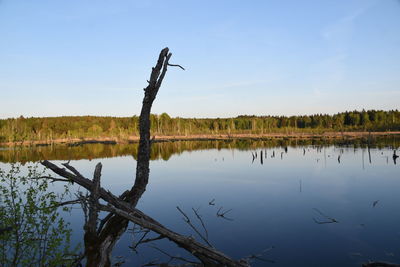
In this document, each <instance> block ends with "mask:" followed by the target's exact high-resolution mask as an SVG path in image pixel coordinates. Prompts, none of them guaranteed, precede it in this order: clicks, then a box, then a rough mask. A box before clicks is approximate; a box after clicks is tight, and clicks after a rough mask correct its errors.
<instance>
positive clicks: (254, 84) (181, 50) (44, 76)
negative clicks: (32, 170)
mask: <svg viewBox="0 0 400 267" xmlns="http://www.w3.org/2000/svg"><path fill="white" fill-rule="evenodd" d="M165 46H168V47H169V48H170V50H171V52H172V53H173V56H172V59H171V63H177V64H181V65H183V66H185V67H186V68H187V70H186V71H182V70H180V69H178V68H170V69H169V71H168V73H167V77H166V78H165V80H164V84H163V86H162V88H161V89H160V92H159V95H158V97H157V99H156V101H155V103H154V106H153V112H154V113H162V112H167V113H168V114H170V115H172V116H180V117H227V116H237V115H240V114H256V115H294V114H313V113H330V114H331V113H336V112H341V111H345V110H354V109H363V108H364V109H385V110H387V109H396V108H397V109H398V108H400V1H398V0H357V1H356V0H342V1H339V0H335V1H318V0H314V1H311V0H309V1H302V0H292V1H289V0H288V1H286V0H273V1H267V0H260V1H242V0H240V1H239V0H238V1H234V0H229V1H228V0H226V1H215V0H212V1H205V0H202V1H191V0H182V1H172V0H171V1H165V0H160V1H151V0H142V1H111V0H109V1H83V0H68V1H67V0H64V1H61V0H48V1H41V0H35V1H31V0H27V1H22V0H0V93H1V98H0V99H1V100H0V117H1V118H7V117H16V116H20V115H23V116H25V117H30V116H61V115H111V116H132V115H135V114H136V115H137V114H139V111H140V106H141V100H142V96H143V90H142V89H143V88H144V87H145V86H146V80H147V79H148V77H149V74H150V70H151V66H152V65H154V63H155V60H156V58H157V56H158V53H159V51H160V50H161V49H162V48H163V47H165Z"/></svg>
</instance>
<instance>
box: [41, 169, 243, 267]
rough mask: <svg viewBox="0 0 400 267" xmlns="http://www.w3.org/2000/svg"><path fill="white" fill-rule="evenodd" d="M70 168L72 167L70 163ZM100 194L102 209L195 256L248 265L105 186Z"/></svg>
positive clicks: (76, 178)
mask: <svg viewBox="0 0 400 267" xmlns="http://www.w3.org/2000/svg"><path fill="white" fill-rule="evenodd" d="M42 164H43V165H44V166H46V167H47V168H49V169H50V170H52V171H53V172H55V173H56V174H58V175H60V176H62V177H65V178H67V179H69V180H71V181H73V182H75V183H77V184H79V185H80V186H82V187H84V188H85V189H87V190H88V191H92V188H93V184H94V183H93V182H92V181H91V180H89V179H87V178H85V177H83V176H82V175H80V174H79V175H76V174H73V173H70V172H68V171H67V170H65V169H62V168H59V167H58V166H56V165H55V164H53V163H51V162H49V161H43V162H42ZM67 166H69V168H71V166H70V165H67ZM98 194H99V197H100V198H101V199H103V200H104V201H106V202H107V203H108V205H101V204H99V208H100V210H104V211H108V212H111V213H113V214H117V215H119V216H121V217H123V218H125V219H127V220H129V221H132V222H134V223H136V224H138V225H140V226H142V227H144V228H146V229H149V230H151V231H153V232H155V233H158V234H159V235H162V236H165V237H166V238H168V239H169V240H171V241H173V242H175V243H176V244H177V245H178V246H180V247H182V248H184V249H185V250H187V251H188V252H190V253H191V254H193V255H194V256H196V257H198V258H199V259H200V260H204V259H209V260H214V261H216V262H217V263H219V264H221V265H223V266H235V267H236V266H238V267H243V266H247V263H245V262H238V261H235V260H232V259H231V258H229V257H227V256H226V255H224V254H223V253H221V252H219V251H217V250H216V249H214V248H211V247H208V246H206V245H203V244H201V243H199V242H197V241H196V240H194V239H193V238H192V237H186V236H182V235H180V234H178V233H176V232H173V231H171V230H169V229H167V228H166V227H164V226H163V225H162V224H161V223H159V222H158V221H156V220H155V219H153V218H151V217H150V216H148V215H146V214H144V213H143V212H142V211H140V210H138V209H136V208H132V207H131V205H130V204H129V203H128V202H126V201H124V200H122V199H120V198H118V197H117V196H115V195H113V194H112V193H111V192H109V191H106V190H105V189H104V188H102V187H99V188H98Z"/></svg>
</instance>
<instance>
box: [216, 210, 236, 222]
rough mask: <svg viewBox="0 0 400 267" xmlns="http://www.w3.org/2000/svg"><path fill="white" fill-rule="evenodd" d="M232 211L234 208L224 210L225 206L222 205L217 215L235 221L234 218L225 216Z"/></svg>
mask: <svg viewBox="0 0 400 267" xmlns="http://www.w3.org/2000/svg"><path fill="white" fill-rule="evenodd" d="M230 211H232V209H229V210H226V211H224V210H223V207H220V208H219V209H218V211H217V217H220V218H223V219H225V220H228V221H233V219H232V218H228V217H226V216H225V215H226V214H227V213H228V212H230Z"/></svg>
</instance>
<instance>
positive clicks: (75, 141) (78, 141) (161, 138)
mask: <svg viewBox="0 0 400 267" xmlns="http://www.w3.org/2000/svg"><path fill="white" fill-rule="evenodd" d="M395 135H400V131H393V132H325V133H321V134H318V133H264V134H214V135H206V134H198V135H156V136H154V137H153V139H154V142H165V141H201V140H230V139H274V138H289V139H296V138H297V139H312V138H327V139H330V138H334V139H337V138H343V139H354V138H373V137H378V136H379V137H381V136H395ZM138 141H139V136H130V137H129V138H127V139H121V138H117V137H101V138H69V139H66V138H65V139H54V140H35V141H19V142H3V143H0V146H46V145H51V144H69V145H82V144H91V143H102V144H124V143H125V144H126V143H135V142H138Z"/></svg>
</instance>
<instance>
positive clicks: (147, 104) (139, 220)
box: [42, 48, 247, 267]
mask: <svg viewBox="0 0 400 267" xmlns="http://www.w3.org/2000/svg"><path fill="white" fill-rule="evenodd" d="M171 55H172V54H171V53H169V49H168V48H164V49H163V50H161V52H160V55H159V58H158V61H157V64H156V66H155V67H153V68H152V72H151V75H150V80H149V81H148V86H147V87H146V88H145V89H144V91H145V95H144V99H143V104H142V110H141V113H140V121H139V130H140V141H139V151H138V159H137V166H136V179H135V183H134V186H133V187H132V188H131V190H129V191H126V192H124V193H123V194H122V195H121V196H120V197H116V196H114V195H113V194H111V193H110V192H108V191H106V190H104V189H103V188H102V187H100V171H101V164H98V165H97V166H96V170H95V174H94V178H93V182H92V181H90V180H89V179H87V178H85V177H83V176H82V175H81V174H80V173H79V172H78V171H77V170H76V169H75V168H74V167H72V166H71V165H69V164H68V163H65V164H63V165H64V166H65V167H66V168H67V169H68V171H67V170H65V169H61V168H59V167H57V166H56V165H54V164H52V163H50V162H48V161H43V162H42V164H43V165H44V166H46V167H47V168H49V169H51V170H52V171H53V172H55V173H57V174H58V175H60V176H62V177H64V178H67V179H69V180H71V181H74V182H76V183H77V184H79V185H81V186H83V187H84V188H86V189H87V190H88V191H89V192H91V195H90V200H89V208H90V212H89V219H88V221H87V222H86V223H85V237H84V241H85V257H86V259H87V266H96V267H97V266H110V265H111V261H110V256H111V252H112V249H113V248H114V245H115V243H116V241H117V240H118V239H119V238H120V236H121V235H122V234H123V233H124V232H125V231H126V228H127V226H128V223H129V221H132V222H134V223H136V224H138V225H140V226H142V227H144V228H146V229H149V230H151V231H154V232H156V233H158V234H159V235H160V236H162V237H165V238H168V239H169V240H171V241H173V242H175V243H176V244H177V245H178V246H180V247H182V248H184V249H185V250H187V251H188V252H190V253H191V254H192V255H194V256H195V257H197V258H198V259H199V260H200V261H201V262H203V263H204V264H205V265H207V266H210V265H213V264H214V263H216V264H218V265H222V266H235V267H236V266H238V267H242V266H247V264H246V263H245V262H236V261H234V260H232V259H230V258H229V257H227V256H225V255H224V254H222V253H221V252H219V251H217V250H215V249H214V248H211V247H208V246H205V245H203V244H201V243H199V242H197V241H195V240H194V239H193V238H191V237H184V236H181V235H179V234H177V233H175V232H173V231H171V230H169V229H167V228H165V227H164V226H163V225H161V224H160V223H159V222H157V221H156V220H154V219H152V218H151V217H149V216H147V215H146V214H144V213H143V212H141V211H139V210H137V209H136V205H137V203H138V201H139V199H140V197H141V196H142V195H143V193H144V192H145V190H146V186H147V183H148V180H149V172H150V169H149V162H150V147H151V140H150V112H151V107H152V104H153V101H154V100H155V98H156V95H157V93H158V90H159V89H160V86H161V83H162V81H163V79H164V77H165V74H166V72H167V67H168V66H177V67H180V68H182V67H181V66H179V65H173V64H169V59H170V58H171ZM182 69H183V68H182ZM99 198H102V199H103V200H104V201H106V202H107V203H108V205H100V204H99V202H98V200H99ZM99 209H101V210H104V211H108V212H110V213H109V215H107V216H106V217H105V218H104V219H103V220H102V221H101V222H100V225H99V227H98V228H97V216H98V215H97V214H98V210H99Z"/></svg>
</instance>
